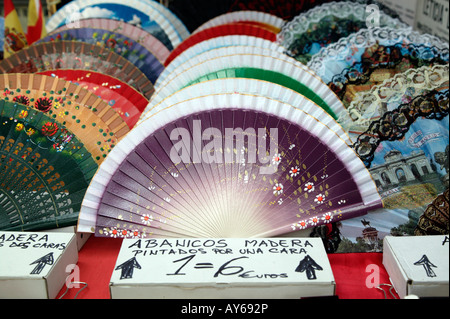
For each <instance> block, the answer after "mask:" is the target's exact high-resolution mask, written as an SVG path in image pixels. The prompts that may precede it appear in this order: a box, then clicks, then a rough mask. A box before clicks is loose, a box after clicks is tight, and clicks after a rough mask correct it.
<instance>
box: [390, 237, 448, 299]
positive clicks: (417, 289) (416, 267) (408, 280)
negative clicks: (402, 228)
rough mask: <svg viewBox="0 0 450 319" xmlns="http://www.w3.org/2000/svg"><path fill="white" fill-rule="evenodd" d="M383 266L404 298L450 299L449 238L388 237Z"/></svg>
mask: <svg viewBox="0 0 450 319" xmlns="http://www.w3.org/2000/svg"><path fill="white" fill-rule="evenodd" d="M383 247H384V251H383V265H384V266H385V268H386V270H387V272H388V274H389V276H390V279H391V282H392V285H393V286H394V288H395V290H397V293H398V294H399V296H400V298H402V299H403V298H405V297H406V296H408V295H416V296H418V297H420V298H423V297H433V298H434V297H448V296H449V285H448V279H449V260H448V258H449V237H448V236H413V237H391V236H388V237H385V238H384V244H383Z"/></svg>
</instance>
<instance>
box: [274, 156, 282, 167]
mask: <svg viewBox="0 0 450 319" xmlns="http://www.w3.org/2000/svg"><path fill="white" fill-rule="evenodd" d="M280 163H281V155H280V154H275V155H274V156H273V158H272V164H273V165H280Z"/></svg>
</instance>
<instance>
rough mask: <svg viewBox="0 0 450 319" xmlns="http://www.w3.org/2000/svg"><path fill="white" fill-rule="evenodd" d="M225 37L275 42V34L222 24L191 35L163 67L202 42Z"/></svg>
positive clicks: (257, 28) (248, 26) (245, 25)
mask: <svg viewBox="0 0 450 319" xmlns="http://www.w3.org/2000/svg"><path fill="white" fill-rule="evenodd" d="M227 35H246V36H253V37H258V38H262V39H266V40H269V41H272V42H275V40H276V33H274V32H272V31H269V30H267V29H264V28H261V27H258V26H253V25H247V24H240V23H230V24H223V25H219V26H216V27H211V28H208V29H205V30H203V31H200V32H197V33H194V34H192V35H191V36H190V37H189V38H187V39H186V40H184V41H183V42H182V43H181V44H180V45H179V46H178V47H176V48H175V49H174V50H173V51H172V52H171V53H170V55H169V57H168V58H167V59H166V61H165V65H166V66H167V65H169V64H170V63H171V62H172V61H173V60H174V59H175V58H176V57H178V56H179V55H180V54H181V53H183V52H184V51H186V50H187V49H189V48H190V47H192V46H194V45H196V44H198V43H200V42H202V41H206V40H209V39H213V38H217V37H223V36H227Z"/></svg>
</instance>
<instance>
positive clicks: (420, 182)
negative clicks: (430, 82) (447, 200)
mask: <svg viewBox="0 0 450 319" xmlns="http://www.w3.org/2000/svg"><path fill="white" fill-rule="evenodd" d="M448 103H449V101H448V90H446V91H441V92H438V91H432V92H430V93H428V94H426V95H422V96H419V97H416V98H415V99H414V100H412V101H410V102H408V103H405V104H403V105H401V106H400V107H399V108H398V109H397V110H394V111H390V112H387V113H385V114H384V115H383V117H382V118H380V119H379V120H378V121H375V122H373V123H372V124H371V126H370V127H369V129H368V130H367V132H365V133H364V134H362V135H361V136H360V138H359V139H358V141H357V142H356V144H355V150H356V152H357V153H358V154H359V156H360V158H361V159H362V160H363V161H364V162H365V163H366V165H367V167H369V168H370V169H369V172H370V173H371V175H372V177H373V179H374V180H375V183H376V185H377V187H378V190H379V192H380V195H381V197H382V200H383V204H384V209H380V210H375V211H373V212H370V213H369V214H368V215H366V216H364V221H365V223H364V225H365V226H363V224H361V222H360V220H359V219H352V220H348V221H344V222H343V223H342V228H341V234H342V235H343V236H344V237H345V238H346V239H345V242H346V244H345V245H343V247H341V248H340V249H339V252H348V251H361V252H364V251H374V250H377V251H381V249H382V240H383V238H384V236H386V235H394V236H405V235H406V236H413V235H414V234H415V230H416V228H419V231H420V227H427V228H428V226H430V227H432V226H436V228H438V227H441V228H442V227H443V226H442V218H444V217H445V215H444V216H442V215H436V214H434V213H433V210H434V212H436V213H437V211H436V208H440V207H441V205H442V204H438V205H436V201H435V200H436V198H437V197H439V198H442V197H440V194H442V193H443V192H445V190H446V189H448V185H449V182H448V180H449V178H448V145H449V131H448V130H449V120H448ZM438 201H439V199H438ZM433 202H434V204H433ZM430 204H431V205H430ZM430 214H431V215H430ZM430 216H434V217H433V218H432V220H433V222H432V225H430V223H428V225H427V224H426V221H425V220H426V219H427V217H430ZM419 221H420V222H419ZM439 224H441V226H439ZM447 225H448V210H447ZM368 226H370V227H371V228H372V230H371V232H370V234H371V235H370V236H369V235H368V234H367V233H366V232H365V231H364V230H365V229H366V228H367V227H368ZM447 228H448V226H447ZM422 229H423V228H422ZM429 234H431V233H429ZM358 238H359V240H358Z"/></svg>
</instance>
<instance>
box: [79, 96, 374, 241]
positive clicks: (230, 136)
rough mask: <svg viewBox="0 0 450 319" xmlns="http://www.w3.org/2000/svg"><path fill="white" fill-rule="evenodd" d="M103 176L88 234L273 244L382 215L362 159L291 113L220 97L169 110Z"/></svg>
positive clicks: (84, 212)
mask: <svg viewBox="0 0 450 319" xmlns="http://www.w3.org/2000/svg"><path fill="white" fill-rule="evenodd" d="M165 109H166V110H167V111H163V112H160V113H157V114H155V115H154V116H152V117H151V118H150V119H149V120H147V121H145V122H144V123H142V124H141V125H139V126H138V127H136V128H135V129H134V130H132V131H131V132H130V133H129V134H128V135H127V136H126V137H125V138H124V140H123V141H122V142H121V143H119V144H118V145H117V146H116V147H115V148H114V149H113V151H112V152H111V153H110V156H108V157H107V159H106V160H105V162H104V163H103V164H102V165H101V167H100V168H99V170H98V172H97V174H96V175H95V177H94V179H93V181H92V183H91V185H90V187H89V190H88V192H87V193H86V196H85V199H84V201H83V204H82V209H81V213H80V217H79V222H78V231H80V232H94V231H95V233H96V234H97V235H99V236H112V237H128V238H129V237H161V236H164V237H186V236H187V237H241V236H242V237H265V236H277V235H281V234H284V233H289V232H292V231H293V230H298V229H303V228H308V227H314V226H317V225H321V224H326V223H330V222H336V221H340V220H343V219H346V218H351V217H356V216H360V215H363V214H366V213H367V211H368V210H371V209H376V208H379V207H381V200H380V197H379V195H378V192H377V190H376V187H375V184H374V182H373V180H372V178H371V176H370V174H369V173H368V171H367V170H366V168H365V167H364V165H363V163H362V162H361V160H360V159H359V158H358V157H357V156H356V154H355V153H354V151H353V150H352V149H351V148H350V147H349V146H348V145H347V144H346V143H345V142H344V141H343V140H341V139H340V138H339V137H337V136H336V134H335V133H334V132H333V131H332V130H330V129H329V128H328V127H326V126H325V125H323V124H322V123H320V122H319V121H317V120H316V119H315V118H313V117H312V116H310V115H308V114H306V113H303V112H298V109H296V108H293V107H292V106H290V105H289V104H285V103H282V102H279V101H275V100H272V99H268V98H266V97H261V96H251V95H239V94H219V95H214V96H205V97H201V98H196V99H191V100H189V101H186V102H182V103H179V104H175V105H167V106H166V108H165Z"/></svg>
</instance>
